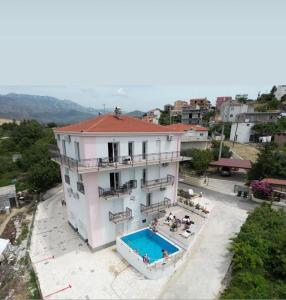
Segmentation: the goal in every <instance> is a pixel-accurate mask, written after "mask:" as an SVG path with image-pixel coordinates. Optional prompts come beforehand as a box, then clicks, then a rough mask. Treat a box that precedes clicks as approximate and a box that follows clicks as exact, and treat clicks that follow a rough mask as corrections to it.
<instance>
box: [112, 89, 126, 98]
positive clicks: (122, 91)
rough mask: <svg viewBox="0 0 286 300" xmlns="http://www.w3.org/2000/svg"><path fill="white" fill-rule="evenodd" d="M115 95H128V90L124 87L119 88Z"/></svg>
mask: <svg viewBox="0 0 286 300" xmlns="http://www.w3.org/2000/svg"><path fill="white" fill-rule="evenodd" d="M113 96H119V97H128V93H127V90H126V89H124V88H119V89H118V90H117V91H116V92H115V93H114V94H113Z"/></svg>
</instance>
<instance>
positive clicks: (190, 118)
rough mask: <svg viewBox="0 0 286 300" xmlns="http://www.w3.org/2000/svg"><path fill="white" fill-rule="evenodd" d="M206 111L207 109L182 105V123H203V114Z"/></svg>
mask: <svg viewBox="0 0 286 300" xmlns="http://www.w3.org/2000/svg"><path fill="white" fill-rule="evenodd" d="M207 112H208V110H207V109H203V108H194V107H192V106H190V105H189V106H184V107H183V109H182V123H184V124H197V125H200V124H202V123H203V116H204V115H205V114H206V113H207Z"/></svg>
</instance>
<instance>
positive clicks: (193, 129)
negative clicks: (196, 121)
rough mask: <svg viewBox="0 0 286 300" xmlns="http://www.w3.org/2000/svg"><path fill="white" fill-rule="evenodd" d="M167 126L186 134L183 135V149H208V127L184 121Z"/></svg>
mask: <svg viewBox="0 0 286 300" xmlns="http://www.w3.org/2000/svg"><path fill="white" fill-rule="evenodd" d="M166 127H168V128H170V129H172V130H176V131H183V132H184V135H183V136H182V137H181V149H182V150H189V149H207V148H208V146H209V144H210V139H209V138H208V128H206V127H202V126H199V125H191V124H190V125H188V124H182V123H178V124H172V125H167V126H166Z"/></svg>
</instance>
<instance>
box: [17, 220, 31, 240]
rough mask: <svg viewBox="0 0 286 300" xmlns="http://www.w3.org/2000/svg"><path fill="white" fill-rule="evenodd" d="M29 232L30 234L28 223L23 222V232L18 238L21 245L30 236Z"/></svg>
mask: <svg viewBox="0 0 286 300" xmlns="http://www.w3.org/2000/svg"><path fill="white" fill-rule="evenodd" d="M28 234H29V227H28V224H26V223H24V222H23V223H22V230H21V234H20V235H19V236H18V238H17V240H16V244H17V245H20V244H21V243H22V242H23V241H24V240H25V239H26V238H27V237H28Z"/></svg>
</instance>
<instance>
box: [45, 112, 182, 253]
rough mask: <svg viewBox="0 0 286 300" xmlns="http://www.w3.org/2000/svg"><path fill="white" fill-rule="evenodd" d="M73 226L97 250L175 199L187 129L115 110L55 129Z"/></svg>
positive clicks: (56, 153) (54, 155)
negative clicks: (172, 126) (175, 127)
mask: <svg viewBox="0 0 286 300" xmlns="http://www.w3.org/2000/svg"><path fill="white" fill-rule="evenodd" d="M54 133H55V136H56V140H57V147H56V148H55V147H51V148H50V155H51V157H52V159H53V160H54V161H56V162H58V163H59V164H60V167H61V176H62V181H63V189H64V197H65V200H66V205H67V215H68V221H69V223H70V225H71V226H72V227H73V228H74V229H75V230H77V231H78V233H79V235H80V236H81V237H82V238H83V239H84V240H86V241H87V242H88V244H89V245H90V247H91V248H92V249H101V248H103V247H105V246H108V245H111V244H112V243H114V242H115V240H116V237H117V236H118V235H121V234H125V233H127V232H129V231H131V230H136V229H138V228H141V227H144V226H147V225H148V224H149V222H150V221H151V219H152V218H153V217H154V214H156V216H157V214H160V211H162V210H164V209H165V208H166V207H167V206H168V205H170V204H174V203H176V194H177V185H178V169H179V161H181V160H183V159H185V158H182V157H181V156H180V145H181V135H182V132H181V131H178V130H175V129H172V128H168V127H164V126H160V125H155V124H150V123H147V122H145V121H142V120H139V119H135V118H132V117H129V116H126V115H124V116H122V115H121V114H120V112H119V111H118V110H117V111H116V113H115V114H107V115H101V116H98V117H97V118H95V119H91V120H87V121H83V122H81V123H78V124H73V125H69V126H65V127H62V128H57V129H55V130H54Z"/></svg>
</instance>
